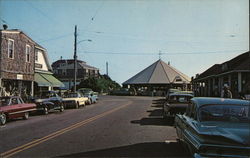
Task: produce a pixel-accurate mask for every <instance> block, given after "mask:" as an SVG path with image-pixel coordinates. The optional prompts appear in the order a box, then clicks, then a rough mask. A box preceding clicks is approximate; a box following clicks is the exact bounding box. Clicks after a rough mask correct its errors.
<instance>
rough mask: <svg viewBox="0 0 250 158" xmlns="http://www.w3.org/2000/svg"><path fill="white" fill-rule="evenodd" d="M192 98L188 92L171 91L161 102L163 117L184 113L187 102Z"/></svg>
mask: <svg viewBox="0 0 250 158" xmlns="http://www.w3.org/2000/svg"><path fill="white" fill-rule="evenodd" d="M192 98H193V95H192V94H188V93H172V94H169V97H168V99H167V100H166V102H165V103H164V104H163V117H164V118H166V117H174V116H175V115H176V114H184V112H186V108H187V106H188V103H189V102H190V100H191V99H192Z"/></svg>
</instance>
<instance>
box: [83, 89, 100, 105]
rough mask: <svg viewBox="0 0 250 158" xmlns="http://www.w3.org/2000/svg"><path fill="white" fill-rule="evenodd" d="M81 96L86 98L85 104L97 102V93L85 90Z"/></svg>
mask: <svg viewBox="0 0 250 158" xmlns="http://www.w3.org/2000/svg"><path fill="white" fill-rule="evenodd" d="M83 96H84V97H87V98H88V101H87V104H93V103H96V102H97V95H94V92H93V91H89V92H85V93H84V94H83Z"/></svg>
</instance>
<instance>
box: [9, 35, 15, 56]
mask: <svg viewBox="0 0 250 158" xmlns="http://www.w3.org/2000/svg"><path fill="white" fill-rule="evenodd" d="M9 41H12V42H13V52H12V56H13V57H12V58H10V53H9V50H10V49H9ZM7 48H8V58H9V59H14V57H15V55H14V54H15V41H14V40H13V39H10V38H8V42H7Z"/></svg>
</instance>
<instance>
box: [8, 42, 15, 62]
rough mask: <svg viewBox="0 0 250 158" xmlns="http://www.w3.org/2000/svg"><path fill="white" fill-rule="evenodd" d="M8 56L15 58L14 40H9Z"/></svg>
mask: <svg viewBox="0 0 250 158" xmlns="http://www.w3.org/2000/svg"><path fill="white" fill-rule="evenodd" d="M8 58H11V59H14V40H12V39H9V40H8Z"/></svg>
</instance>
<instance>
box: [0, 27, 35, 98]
mask: <svg viewBox="0 0 250 158" xmlns="http://www.w3.org/2000/svg"><path fill="white" fill-rule="evenodd" d="M0 40H1V41H0V47H1V53H0V87H1V89H0V95H14V94H20V95H33V93H34V89H33V84H34V71H35V69H34V59H35V58H34V57H35V55H34V52H35V45H36V43H35V42H34V41H33V40H32V39H31V38H29V37H28V36H27V35H26V34H25V33H23V32H22V31H20V30H1V31H0Z"/></svg>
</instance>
